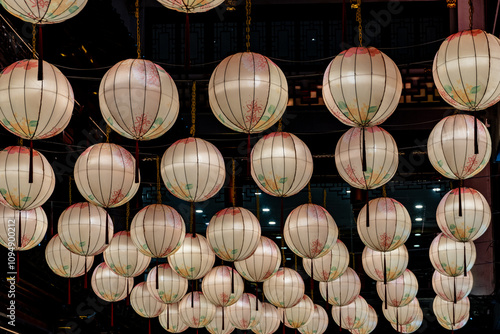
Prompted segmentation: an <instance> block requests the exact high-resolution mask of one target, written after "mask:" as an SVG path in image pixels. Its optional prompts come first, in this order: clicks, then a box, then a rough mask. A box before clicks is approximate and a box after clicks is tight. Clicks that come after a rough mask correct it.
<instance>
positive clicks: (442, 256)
mask: <svg viewBox="0 0 500 334" xmlns="http://www.w3.org/2000/svg"><path fill="white" fill-rule="evenodd" d="M429 257H430V259H431V263H432V266H433V267H434V269H436V270H437V271H439V272H440V273H441V274H443V275H446V276H451V277H453V276H459V275H462V274H464V273H468V272H469V271H470V270H471V269H472V266H473V265H474V262H476V247H475V246H474V243H473V242H472V241H467V242H458V241H455V240H452V239H450V238H448V237H447V236H445V235H444V234H443V233H440V234H438V236H437V237H435V238H434V240H433V241H432V243H431V246H430V248H429Z"/></svg>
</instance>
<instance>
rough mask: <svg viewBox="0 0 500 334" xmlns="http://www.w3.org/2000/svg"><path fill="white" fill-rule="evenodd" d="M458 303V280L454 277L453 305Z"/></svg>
mask: <svg viewBox="0 0 500 334" xmlns="http://www.w3.org/2000/svg"><path fill="white" fill-rule="evenodd" d="M456 303H457V278H456V277H453V304H456Z"/></svg>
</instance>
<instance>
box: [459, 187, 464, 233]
mask: <svg viewBox="0 0 500 334" xmlns="http://www.w3.org/2000/svg"><path fill="white" fill-rule="evenodd" d="M463 182H464V180H463V179H460V184H459V186H458V216H459V217H462V187H463V186H464V185H463ZM464 232H465V221H464Z"/></svg>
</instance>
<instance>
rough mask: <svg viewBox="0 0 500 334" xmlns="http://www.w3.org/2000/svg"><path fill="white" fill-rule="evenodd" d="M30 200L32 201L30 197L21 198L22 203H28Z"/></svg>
mask: <svg viewBox="0 0 500 334" xmlns="http://www.w3.org/2000/svg"><path fill="white" fill-rule="evenodd" d="M29 200H31V197H29V196H26V197H23V198H21V202H27V201H29Z"/></svg>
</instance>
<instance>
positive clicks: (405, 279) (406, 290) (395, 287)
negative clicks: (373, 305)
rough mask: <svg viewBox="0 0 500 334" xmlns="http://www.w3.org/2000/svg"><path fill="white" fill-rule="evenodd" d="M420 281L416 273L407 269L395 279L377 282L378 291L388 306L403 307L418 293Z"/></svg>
mask: <svg viewBox="0 0 500 334" xmlns="http://www.w3.org/2000/svg"><path fill="white" fill-rule="evenodd" d="M417 291H418V281H417V278H416V277H415V274H413V272H411V271H410V270H409V269H406V270H405V271H404V273H403V275H401V276H399V277H398V278H396V279H395V280H392V281H390V282H387V283H386V284H384V282H377V293H378V296H379V297H380V299H382V301H383V302H387V305H388V306H394V307H401V306H406V305H408V304H409V303H410V302H411V301H412V300H413V298H415V296H416V295H417Z"/></svg>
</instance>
